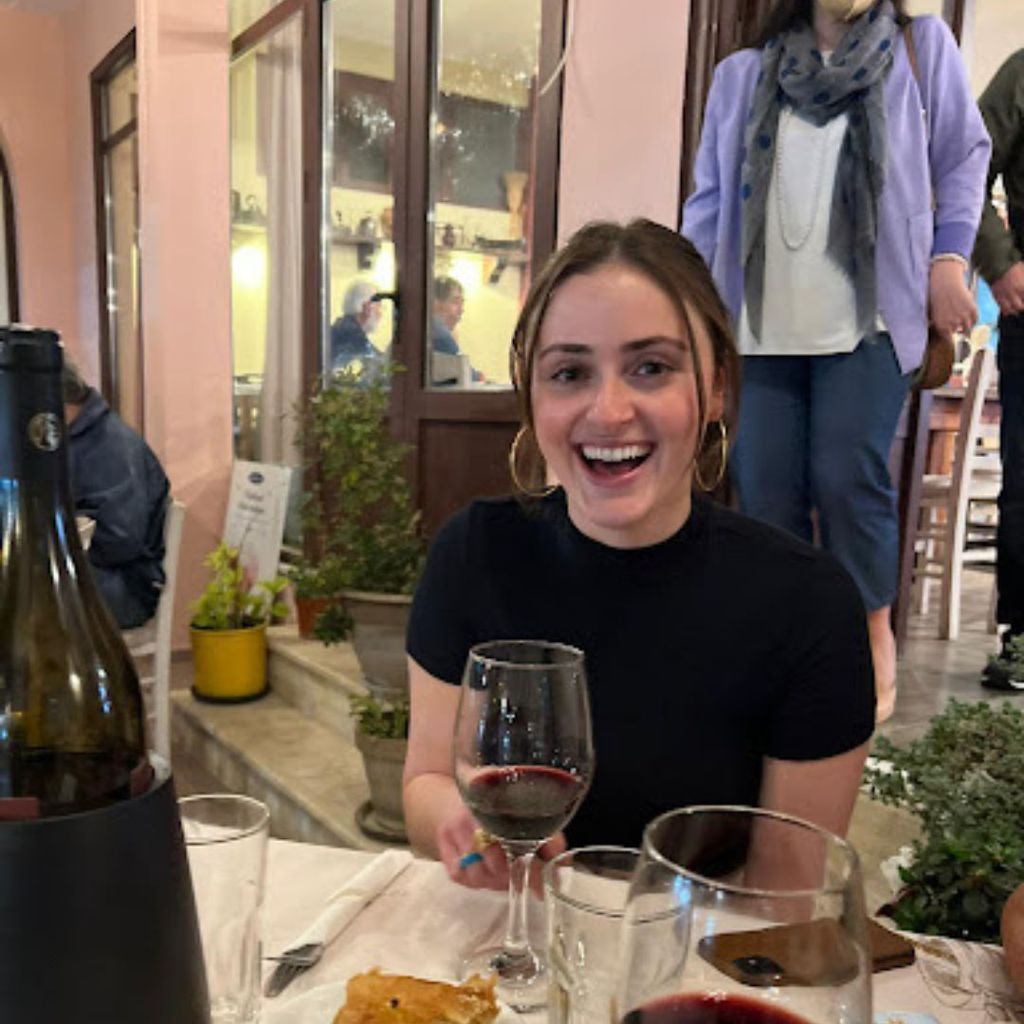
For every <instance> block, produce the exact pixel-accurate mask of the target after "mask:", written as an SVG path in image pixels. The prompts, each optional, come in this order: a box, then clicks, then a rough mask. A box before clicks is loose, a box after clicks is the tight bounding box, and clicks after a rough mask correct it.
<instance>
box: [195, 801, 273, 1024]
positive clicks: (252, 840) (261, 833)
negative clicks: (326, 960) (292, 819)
mask: <svg viewBox="0 0 1024 1024" xmlns="http://www.w3.org/2000/svg"><path fill="white" fill-rule="evenodd" d="M178 807H179V810H180V813H181V827H182V830H183V832H184V834H185V845H186V848H187V850H188V864H189V870H190V871H191V873H192V888H193V889H194V891H195V897H196V910H197V911H198V914H199V932H200V935H201V937H202V940H203V959H204V961H205V963H206V981H207V987H208V988H209V990H210V1018H211V1021H212V1024H236V1022H237V1024H242V1022H245V1024H249V1022H252V1021H255V1020H257V1019H258V1017H259V1008H260V952H261V944H260V909H261V908H262V906H263V888H264V878H265V874H266V864H267V837H268V834H269V825H270V812H269V811H268V810H267V807H266V805H265V804H262V803H260V801H259V800H253V799H252V798H251V797H247V796H239V795H237V794H232V793H224V794H215V795H211V796H190V797H184V798H183V799H182V800H179V801H178Z"/></svg>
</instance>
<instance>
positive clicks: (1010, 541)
mask: <svg viewBox="0 0 1024 1024" xmlns="http://www.w3.org/2000/svg"><path fill="white" fill-rule="evenodd" d="M997 362H998V365H999V402H1000V404H1001V406H1002V411H1001V413H1000V419H999V448H1000V452H1001V454H1002V459H1003V487H1002V490H1001V491H1000V494H999V531H998V542H997V556H996V577H997V580H998V587H999V608H998V613H999V614H998V618H999V621H1000V622H1002V623H1005V624H1006V625H1008V626H1009V627H1010V630H1011V632H1014V633H1024V314H1018V315H1017V316H1004V317H1001V318H1000V320H999V350H998V355H997Z"/></svg>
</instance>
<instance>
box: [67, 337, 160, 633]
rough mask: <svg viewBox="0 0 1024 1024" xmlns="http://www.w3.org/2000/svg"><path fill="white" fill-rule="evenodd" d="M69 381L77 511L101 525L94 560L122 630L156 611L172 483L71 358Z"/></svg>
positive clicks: (106, 598)
mask: <svg viewBox="0 0 1024 1024" xmlns="http://www.w3.org/2000/svg"><path fill="white" fill-rule="evenodd" d="M61 384H62V387H63V392H64V394H63V398H64V417H65V419H66V420H67V423H68V460H69V464H70V473H71V494H72V498H73V499H74V503H75V512H76V514H78V515H80V516H87V517H88V518H89V519H91V520H93V522H95V524H96V528H95V531H94V533H93V535H92V540H91V542H90V544H89V551H88V556H89V563H90V565H91V566H92V572H93V577H94V578H95V580H96V585H97V587H98V588H99V592H100V595H101V597H102V598H103V601H104V603H105V604H106V606H107V609H108V610H109V611H110V614H111V615H112V616H113V618H114V621H115V622H116V623H117V624H118V626H119V627H120V628H121V629H131V628H134V627H135V626H141V625H142V624H143V623H144V622H146V621H147V620H148V619H151V618H152V617H153V616H154V615H155V614H156V606H157V603H158V602H159V600H160V588H161V587H162V586H163V584H164V570H163V564H162V562H163V557H164V519H165V517H166V515H167V501H168V495H169V492H170V484H169V483H168V480H167V475H166V474H165V473H164V470H163V467H162V466H161V465H160V460H159V459H158V458H157V457H156V455H154V454H153V451H152V449H151V448H150V447H149V445H148V444H146V442H145V441H144V440H143V439H142V438H141V437H140V436H139V435H138V434H137V433H136V432H135V431H134V430H132V428H131V427H129V426H128V425H127V424H126V423H124V422H123V421H122V420H121V418H120V417H119V416H118V415H117V413H116V412H114V411H113V410H112V409H111V408H110V406H109V405H107V403H106V401H105V400H104V398H103V396H102V395H101V394H100V393H99V392H98V391H97V390H96V389H95V388H93V387H90V386H89V385H88V384H87V383H86V382H85V381H84V380H83V379H82V376H81V374H80V373H79V371H78V368H77V367H76V366H75V365H74V363H72V362H71V361H70V360H68V359H67V357H65V360H64V370H63V374H62V379H61Z"/></svg>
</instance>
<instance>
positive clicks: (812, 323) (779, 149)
mask: <svg viewBox="0 0 1024 1024" xmlns="http://www.w3.org/2000/svg"><path fill="white" fill-rule="evenodd" d="M848 121H849V118H848V116H847V115H846V114H840V115H838V116H836V117H834V118H832V120H831V121H828V122H826V123H825V124H823V125H822V126H821V127H818V126H816V125H814V124H811V123H810V122H809V121H805V120H804V119H803V118H801V117H800V116H799V115H798V114H796V113H795V112H794V111H793V110H792V108H790V107H783V109H782V111H781V113H780V115H779V128H778V139H777V142H776V146H775V164H774V166H773V168H772V178H771V183H770V185H769V188H768V209H767V210H766V211H765V254H764V256H765V260H764V263H765V270H764V298H763V307H762V309H763V313H762V325H761V337H760V340H758V339H757V338H755V337H754V335H753V333H752V332H751V330H750V325H749V324H748V322H747V310H746V306H744V307H743V312H742V315H741V317H740V331H739V345H740V351H741V352H742V353H743V354H744V355H786V356H798V355H828V354H831V353H838V352H852V351H853V350H854V349H855V348H856V347H857V345H858V344H859V342H860V340H861V332H860V331H859V330H858V328H857V301H856V295H855V293H854V288H853V282H852V281H851V279H850V278H849V277H847V275H846V274H845V273H844V272H843V270H842V269H841V268H840V266H839V264H838V263H836V262H835V261H834V260H833V259H832V257H831V256H829V254H828V252H827V251H826V250H827V247H828V228H829V220H830V218H831V215H832V195H833V193H834V191H835V183H836V168H837V167H838V164H839V153H840V150H841V149H842V145H843V138H844V136H845V135H846V127H847V123H848Z"/></svg>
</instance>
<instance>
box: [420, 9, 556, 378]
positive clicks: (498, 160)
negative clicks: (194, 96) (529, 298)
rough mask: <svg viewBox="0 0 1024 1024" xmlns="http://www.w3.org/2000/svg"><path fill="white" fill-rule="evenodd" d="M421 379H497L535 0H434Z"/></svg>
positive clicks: (521, 233)
mask: <svg viewBox="0 0 1024 1024" xmlns="http://www.w3.org/2000/svg"><path fill="white" fill-rule="evenodd" d="M436 24H437V33H438V37H437V54H438V58H437V67H436V76H435V80H434V89H433V103H432V112H431V129H432V130H431V138H430V148H431V154H430V209H429V211H428V223H429V224H431V225H432V228H433V230H432V237H431V238H429V239H428V253H429V258H428V261H427V267H428V271H429V273H428V279H427V306H428V322H427V325H426V345H427V359H426V361H425V365H426V367H427V381H426V383H427V385H428V386H430V387H436V388H453V387H454V388H507V387H509V386H510V381H509V370H508V345H509V340H510V338H511V336H512V330H513V328H514V326H515V321H516V317H517V316H518V314H519V310H520V308H521V305H522V300H523V297H524V295H525V293H526V289H527V287H528V286H529V262H530V235H531V231H530V224H531V210H532V208H533V181H534V173H533V171H534V161H533V153H534V149H535V144H536V138H535V132H536V109H537V90H538V81H537V75H538V70H537V69H538V57H539V49H540V32H541V0H517V2H516V3H514V4H513V3H506V4H494V3H492V2H491V0H437V18H436Z"/></svg>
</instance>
